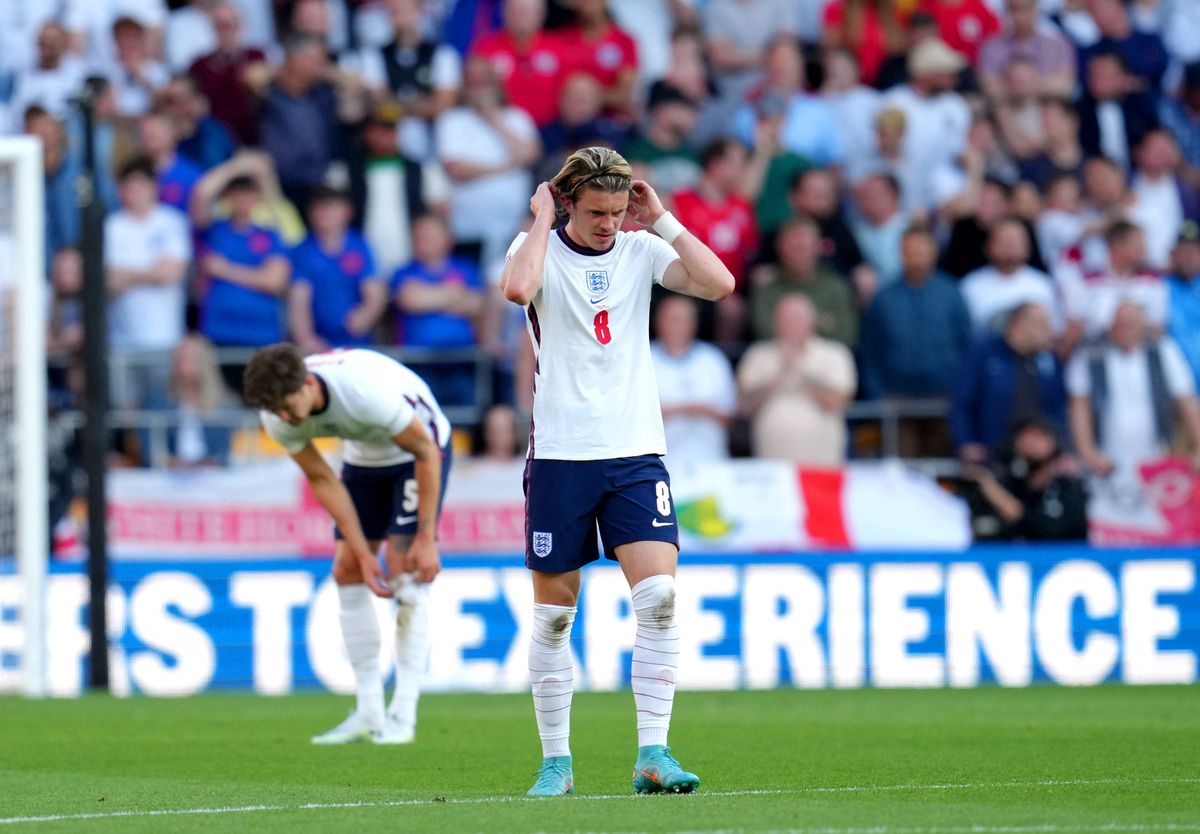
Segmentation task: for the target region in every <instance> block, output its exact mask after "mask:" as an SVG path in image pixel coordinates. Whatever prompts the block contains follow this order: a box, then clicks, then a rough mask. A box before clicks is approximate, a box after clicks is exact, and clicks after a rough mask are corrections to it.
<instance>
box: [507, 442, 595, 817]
mask: <svg viewBox="0 0 1200 834" xmlns="http://www.w3.org/2000/svg"><path fill="white" fill-rule="evenodd" d="M591 464H592V462H590V461H589V462H576V461H552V460H550V461H543V460H533V461H530V462H529V463H528V464H527V466H526V470H525V512H526V523H525V531H526V541H525V564H526V565H527V566H528V567H529V568H530V569H531V570H532V572H533V573H532V575H533V600H534V604H533V634H532V636H531V638H530V642H529V679H530V683H531V685H532V689H533V707H534V714H535V715H536V717H537V725H538V735H539V737H540V738H541V742H542V766H541V769H540V770H539V771H538V778H537V781H536V782H535V783H534V785H533V787H532V788H530V790H529V795H530V796H561V795H563V794H568V793H571V792H573V790H574V786H575V777H574V773H573V769H572V760H571V744H570V735H571V699H572V697H573V695H574V693H575V663H574V659H573V657H572V655H571V627H572V626H573V624H574V622H575V611H576V600H577V599H578V597H579V582H580V572H579V569H580V568H581V567H582V566H583V565H584V564H586V563H587V562H590V561H593V560H595V559H596V558H597V556H598V552H597V540H596V522H595V516H594V514H593V508H594V507H595V505H596V504H597V503H598V500H599V498H600V496H601V495H602V486H601V484H600V483H599V482H597V481H596V480H595V479H594V478H593V477H592V471H591V470H592V469H594V466H591Z"/></svg>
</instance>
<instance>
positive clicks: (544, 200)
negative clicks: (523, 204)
mask: <svg viewBox="0 0 1200 834" xmlns="http://www.w3.org/2000/svg"><path fill="white" fill-rule="evenodd" d="M529 210H530V211H531V212H533V216H534V218H535V219H536V218H541V217H542V216H543V212H544V213H545V216H546V217H548V218H551V219H553V218H554V214H555V212H556V211H557V210H558V207H557V206H556V205H555V203H554V191H553V190H552V189H551V188H550V183H548V182H544V183H542V184H541V185H539V186H538V187H537V191H535V192H533V196H532V197H530V198H529Z"/></svg>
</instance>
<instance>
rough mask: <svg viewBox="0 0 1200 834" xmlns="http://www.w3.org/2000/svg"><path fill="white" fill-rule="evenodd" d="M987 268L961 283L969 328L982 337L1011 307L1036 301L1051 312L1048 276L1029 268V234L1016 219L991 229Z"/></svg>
mask: <svg viewBox="0 0 1200 834" xmlns="http://www.w3.org/2000/svg"><path fill="white" fill-rule="evenodd" d="M987 257H988V265H987V266H985V267H981V268H979V269H977V270H975V271H974V272H971V273H969V274H968V275H967V276H966V277H965V278H964V279H963V283H962V293H963V300H964V301H966V302H967V311H968V312H969V313H970V314H971V327H972V328H973V329H974V330H975V332H976V334H979V335H983V334H985V333H987V332H989V331H991V330H995V329H997V325H998V324H1000V323H1001V322H1002V321H1003V319H1004V317H1005V314H1007V313H1008V312H1010V311H1011V310H1012V309H1013V308H1015V307H1017V306H1019V305H1021V304H1024V303H1027V302H1031V301H1033V302H1037V303H1038V304H1041V305H1043V306H1044V307H1045V308H1046V309H1047V310H1050V311H1052V312H1051V320H1052V321H1056V322H1057V321H1059V317H1058V316H1057V315H1056V314H1055V312H1054V311H1057V310H1058V299H1057V297H1056V296H1055V293H1054V284H1053V282H1052V281H1051V279H1050V276H1049V275H1047V274H1046V273H1044V272H1040V271H1038V270H1036V269H1034V268H1033V267H1031V266H1029V233H1028V232H1027V231H1026V229H1025V225H1024V224H1023V223H1022V222H1021V221H1020V220H1018V219H1016V218H1012V217H1010V218H1006V219H1004V220H1001V221H1000V222H999V223H997V224H996V225H995V226H993V227H992V231H991V234H989V235H988V242H987Z"/></svg>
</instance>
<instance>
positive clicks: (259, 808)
mask: <svg viewBox="0 0 1200 834" xmlns="http://www.w3.org/2000/svg"><path fill="white" fill-rule="evenodd" d="M791 793H795V791H790V790H780V791H705V792H704V793H702V794H699V796H779V795H782V794H791ZM641 798H642V797H640V796H638V795H637V794H631V793H614V794H585V795H581V796H574V797H571V799H570V800H569V801H579V800H595V799H641ZM544 801H545V800H544V799H543V798H542V797H533V796H479V797H467V798H462V799H393V800H379V801H375V802H371V801H363V802H307V803H305V804H303V805H234V806H228V807H221V808H163V809H157V810H150V811H94V812H91V813H84V814H47V815H46V816H38V817H0V825H16V824H18V823H37V822H63V821H65V820H98V819H114V818H118V817H177V816H188V815H193V814H252V813H260V812H263V811H328V810H337V809H339V808H403V807H409V806H414V805H491V804H500V803H507V802H544Z"/></svg>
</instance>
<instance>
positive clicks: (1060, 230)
mask: <svg viewBox="0 0 1200 834" xmlns="http://www.w3.org/2000/svg"><path fill="white" fill-rule="evenodd" d="M1044 198H1045V203H1044V208H1043V209H1042V211H1041V213H1040V214H1039V215H1038V218H1037V225H1036V234H1037V242H1038V249H1040V250H1041V253H1042V258H1043V259H1044V260H1045V261H1046V264H1047V265H1048V268H1049V269H1050V272H1051V274H1054V275H1058V274H1059V273H1058V268H1059V265H1060V264H1061V263H1062V261H1063V260H1064V259H1065V258H1067V257H1069V252H1070V251H1071V250H1072V249H1073V248H1074V247H1075V246H1076V245H1077V244H1078V243H1079V241H1080V239H1081V238H1082V237H1083V232H1084V227H1085V225H1086V221H1085V220H1084V217H1083V202H1082V195H1081V193H1080V187H1079V177H1078V176H1076V175H1075V174H1073V173H1069V172H1066V171H1063V172H1061V173H1058V174H1055V175H1054V176H1053V177H1051V178H1050V181H1049V182H1047V183H1046V191H1045V194H1044Z"/></svg>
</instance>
